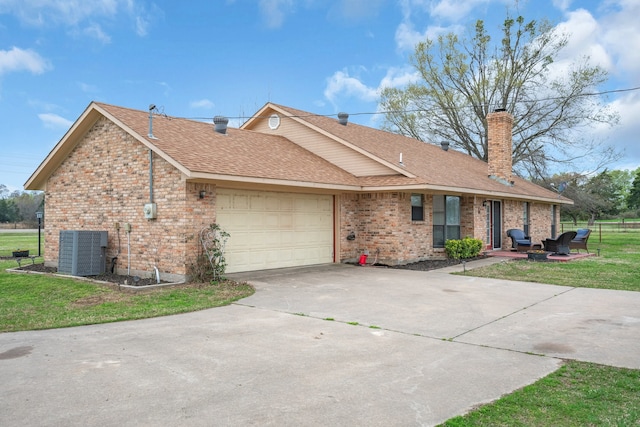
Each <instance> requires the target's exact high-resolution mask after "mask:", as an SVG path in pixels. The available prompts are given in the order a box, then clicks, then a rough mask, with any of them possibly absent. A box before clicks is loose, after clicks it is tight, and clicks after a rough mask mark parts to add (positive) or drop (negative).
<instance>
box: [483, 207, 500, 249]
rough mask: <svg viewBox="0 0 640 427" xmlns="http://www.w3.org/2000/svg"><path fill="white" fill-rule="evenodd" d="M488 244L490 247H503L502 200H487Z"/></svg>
mask: <svg viewBox="0 0 640 427" xmlns="http://www.w3.org/2000/svg"><path fill="white" fill-rule="evenodd" d="M486 209H487V211H486V212H487V246H488V247H489V248H490V249H501V248H502V202H500V200H487V203H486Z"/></svg>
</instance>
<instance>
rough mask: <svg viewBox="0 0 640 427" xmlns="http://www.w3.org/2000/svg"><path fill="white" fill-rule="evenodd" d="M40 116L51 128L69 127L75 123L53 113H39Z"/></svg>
mask: <svg viewBox="0 0 640 427" xmlns="http://www.w3.org/2000/svg"><path fill="white" fill-rule="evenodd" d="M38 118H39V119H40V120H41V121H42V123H43V124H44V126H45V127H46V128H49V129H68V128H70V127H71V125H72V124H73V122H72V121H70V120H67V119H65V118H64V117H62V116H59V115H57V114H53V113H42V114H38Z"/></svg>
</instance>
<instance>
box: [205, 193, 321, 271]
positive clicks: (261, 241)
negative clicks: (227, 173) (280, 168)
mask: <svg viewBox="0 0 640 427" xmlns="http://www.w3.org/2000/svg"><path fill="white" fill-rule="evenodd" d="M216 222H217V223H218V224H220V227H221V228H222V229H223V230H225V231H227V232H228V233H229V234H230V235H231V236H230V237H229V240H228V241H227V245H226V248H225V259H226V261H227V270H226V271H227V272H228V273H233V272H239V271H252V270H266V269H270V268H282V267H295V266H301V265H312V264H324V263H330V262H333V197H332V196H326V195H317V194H292V193H272V192H264V191H245V190H227V189H219V190H218V191H217V195H216Z"/></svg>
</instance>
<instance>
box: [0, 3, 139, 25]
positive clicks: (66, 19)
mask: <svg viewBox="0 0 640 427" xmlns="http://www.w3.org/2000/svg"><path fill="white" fill-rule="evenodd" d="M131 2H132V0H92V1H86V0H2V2H0V13H12V14H14V15H16V16H17V17H18V18H19V19H20V21H22V22H23V23H25V24H28V25H34V26H43V25H49V24H51V23H54V24H66V25H76V24H78V23H80V22H81V21H83V20H85V19H87V18H90V17H96V16H114V15H116V13H117V11H118V7H119V6H120V5H122V4H124V5H125V6H126V5H127V4H129V3H131Z"/></svg>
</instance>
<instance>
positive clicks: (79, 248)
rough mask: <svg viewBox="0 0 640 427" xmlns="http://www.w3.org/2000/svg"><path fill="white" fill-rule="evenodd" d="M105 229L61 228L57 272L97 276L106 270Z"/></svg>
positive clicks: (106, 234) (106, 235)
mask: <svg viewBox="0 0 640 427" xmlns="http://www.w3.org/2000/svg"><path fill="white" fill-rule="evenodd" d="M107 237H108V233H107V232H106V231H90V230H61V231H60V246H59V249H58V273H64V274H70V275H72V276H97V275H100V274H102V273H104V272H105V270H106V252H107Z"/></svg>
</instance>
